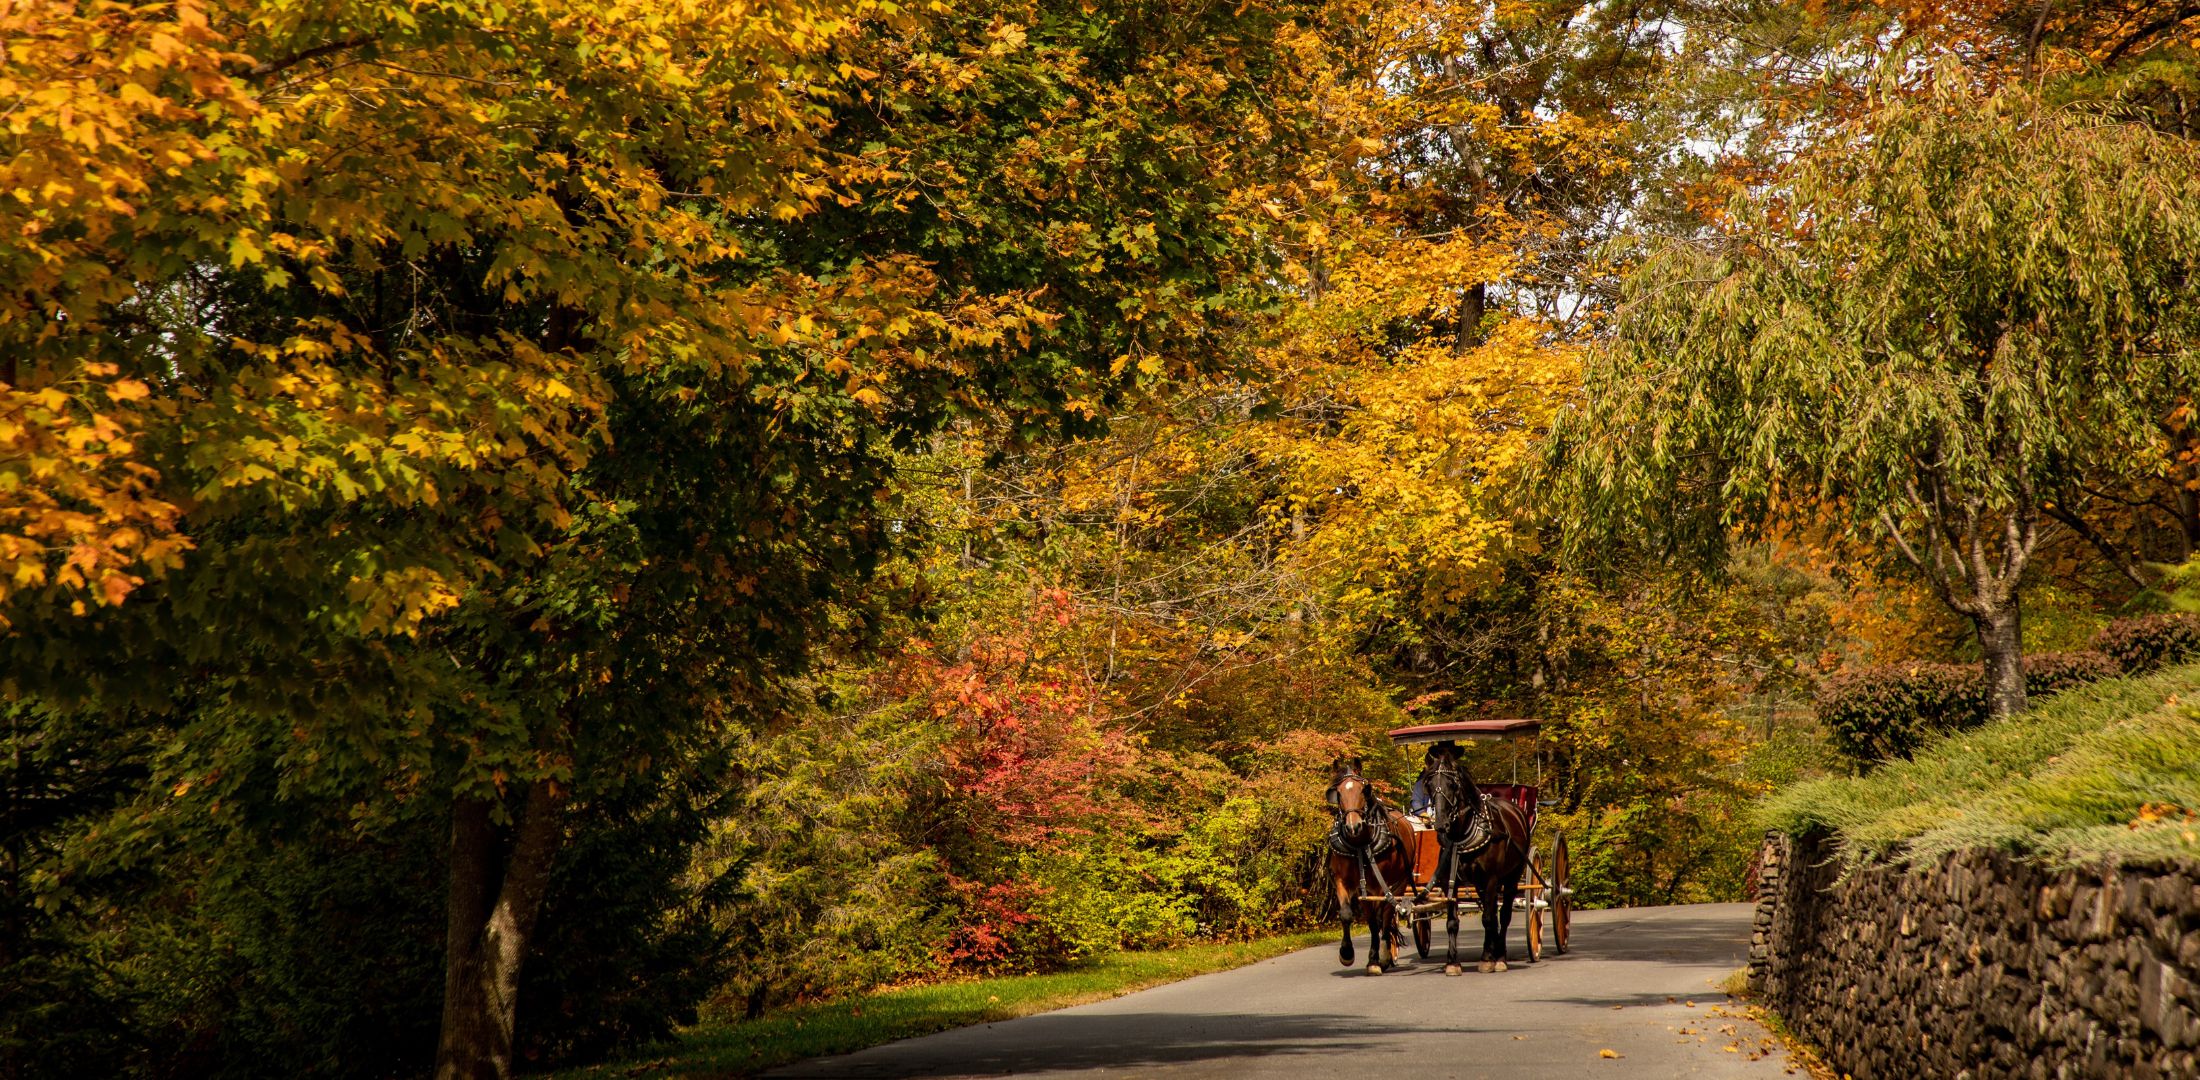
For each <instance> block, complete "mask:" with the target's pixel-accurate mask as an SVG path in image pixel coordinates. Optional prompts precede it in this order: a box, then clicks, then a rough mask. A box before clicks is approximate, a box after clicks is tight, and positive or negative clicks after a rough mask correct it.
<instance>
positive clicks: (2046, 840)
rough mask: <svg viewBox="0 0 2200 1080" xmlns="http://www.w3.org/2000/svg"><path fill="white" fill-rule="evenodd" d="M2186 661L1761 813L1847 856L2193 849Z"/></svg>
mask: <svg viewBox="0 0 2200 1080" xmlns="http://www.w3.org/2000/svg"><path fill="white" fill-rule="evenodd" d="M2196 814H2200V665H2191V664H2188V665H2184V666H2179V667H2171V668H2166V669H2164V670H2162V671H2159V672H2156V673H2154V674H2151V675H2143V676H2133V677H2125V678H2117V679H2107V680H2103V681H2100V682H2096V683H2092V684H2089V685H2086V686H2083V687H2078V688H2075V689H2071V690H2067V691H2065V692H2063V693H2061V694H2058V695H2056V696H2054V697H2052V698H2048V699H2046V700H2044V701H2042V702H2041V703H2040V704H2039V705H2037V706H2036V707H2034V708H2033V709H2032V710H2030V711H2028V712H2026V713H2024V714H2022V715H2019V716H2015V717H2010V718H2008V719H2004V720H1997V721H1994V722H1991V723H1988V724H1986V725H1984V726H1982V727H1977V728H1973V729H1971V730H1968V731H1959V732H1953V733H1949V734H1945V735H1941V736H1939V737H1937V738H1935V739H1932V740H1930V741H1928V742H1926V743H1925V744H1924V745H1922V746H1920V747H1919V748H1918V749H1917V751H1916V752H1915V754H1913V755H1912V756H1911V758H1910V759H1909V760H1907V761H1893V762H1889V763H1887V764H1886V765H1884V766H1882V767H1881V768H1879V769H1877V770H1874V771H1873V772H1872V773H1871V774H1869V775H1867V776H1861V777H1833V778H1822V779H1817V780H1811V781H1806V782H1803V783H1800V784H1796V785H1793V786H1791V787H1789V788H1787V789H1785V790H1783V791H1781V792H1779V793H1778V794H1776V795H1774V796H1773V797H1772V798H1771V799H1769V800H1768V801H1767V804H1766V811H1765V816H1766V821H1767V823H1768V824H1770V825H1771V826H1773V827H1775V828H1779V829H1782V830H1785V831H1788V832H1791V833H1801V832H1806V831H1810V830H1830V831H1831V832H1832V833H1834V834H1835V835H1836V836H1838V837H1839V838H1840V840H1841V842H1842V844H1843V846H1844V847H1845V849H1846V850H1847V851H1848V852H1849V853H1850V855H1851V856H1852V857H1855V858H1866V857H1886V858H1892V859H1896V860H1930V859H1933V858H1935V857H1937V856H1939V855H1941V854H1943V853H1946V852H1949V851H1953V850H1956V849H1958V848H1965V847H1995V848H2002V849H2006V850H2012V851H2019V852H2025V853H2030V854H2035V855H2038V856H2041V857H2043V858H2046V859H2049V860H2051V861H2055V862H2073V863H2075V862H2090V861H2098V860H2103V859H2106V860H2119V859H2133V860H2144V859H2154V858H2185V859H2190V858H2194V857H2196V856H2200V817H2196Z"/></svg>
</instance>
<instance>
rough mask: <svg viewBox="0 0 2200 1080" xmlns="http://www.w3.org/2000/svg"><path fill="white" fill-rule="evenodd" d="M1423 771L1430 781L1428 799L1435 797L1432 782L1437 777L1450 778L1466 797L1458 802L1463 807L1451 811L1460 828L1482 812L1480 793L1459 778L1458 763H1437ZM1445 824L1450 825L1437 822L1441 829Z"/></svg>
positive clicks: (1434, 785)
mask: <svg viewBox="0 0 2200 1080" xmlns="http://www.w3.org/2000/svg"><path fill="white" fill-rule="evenodd" d="M1425 771H1426V772H1427V773H1428V776H1429V779H1430V781H1431V783H1430V784H1429V797H1430V798H1431V799H1434V798H1435V797H1436V790H1435V788H1436V784H1435V783H1434V781H1435V780H1436V779H1438V778H1439V777H1445V776H1449V777H1451V782H1452V785H1453V786H1454V787H1457V788H1459V789H1460V790H1461V792H1463V793H1464V795H1465V796H1467V797H1463V798H1461V799H1460V800H1459V801H1460V802H1461V803H1462V804H1463V805H1462V806H1461V807H1460V808H1459V809H1458V810H1456V811H1453V814H1454V816H1457V817H1459V818H1460V825H1461V826H1462V827H1464V826H1465V825H1466V824H1467V823H1469V822H1472V821H1473V820H1474V815H1476V814H1479V813H1482V812H1483V809H1482V792H1481V791H1480V790H1479V789H1477V788H1476V787H1475V786H1474V785H1472V784H1469V783H1467V782H1466V781H1465V780H1464V779H1462V778H1461V777H1460V770H1459V763H1458V762H1457V761H1456V760H1453V761H1438V762H1437V763H1436V764H1434V765H1430V766H1428V767H1427V769H1426V770H1425ZM1447 824H1450V823H1449V822H1443V821H1439V822H1437V825H1438V827H1442V826H1444V825H1447ZM1455 831H1456V830H1455Z"/></svg>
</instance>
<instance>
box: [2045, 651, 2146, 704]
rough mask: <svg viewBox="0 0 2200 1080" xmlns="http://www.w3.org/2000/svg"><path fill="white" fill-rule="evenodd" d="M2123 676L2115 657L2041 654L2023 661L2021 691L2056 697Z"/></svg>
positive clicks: (2106, 655)
mask: <svg viewBox="0 0 2200 1080" xmlns="http://www.w3.org/2000/svg"><path fill="white" fill-rule="evenodd" d="M2123 673H2124V669H2123V667H2122V666H2121V665H2119V664H2118V663H2117V662H2116V660H2115V658H2113V657H2111V656H2109V655H2108V654H2106V653H2103V652H2097V651H2091V650H2087V651H2081V652H2066V653H2041V654H2039V655H2038V656H2027V657H2025V658H2024V692H2025V693H2026V694H2059V693H2062V692H2063V691H2065V690H2068V689H2070V688H2072V687H2075V686H2084V685H2085V684H2087V683H2090V682H2099V681H2101V680H2102V679H2113V678H2116V677H2117V676H2119V675H2122V674H2123Z"/></svg>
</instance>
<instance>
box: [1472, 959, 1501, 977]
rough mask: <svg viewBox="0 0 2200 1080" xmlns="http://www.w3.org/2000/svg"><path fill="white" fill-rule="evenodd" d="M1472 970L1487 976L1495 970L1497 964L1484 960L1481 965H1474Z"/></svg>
mask: <svg viewBox="0 0 2200 1080" xmlns="http://www.w3.org/2000/svg"><path fill="white" fill-rule="evenodd" d="M1474 970H1476V971H1479V972H1481V973H1482V974H1484V975H1487V974H1489V973H1491V972H1493V971H1496V970H1497V964H1496V963H1495V962H1493V961H1489V960H1484V961H1482V962H1481V963H1479V964H1476V965H1474Z"/></svg>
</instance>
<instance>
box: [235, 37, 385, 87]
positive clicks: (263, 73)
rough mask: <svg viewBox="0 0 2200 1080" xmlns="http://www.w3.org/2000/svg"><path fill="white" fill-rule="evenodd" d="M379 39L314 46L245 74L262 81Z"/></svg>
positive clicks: (353, 38) (256, 67) (356, 38)
mask: <svg viewBox="0 0 2200 1080" xmlns="http://www.w3.org/2000/svg"><path fill="white" fill-rule="evenodd" d="M381 37H382V35H380V34H360V35H359V36H357V37H348V38H344V39H343V40H341V41H331V42H328V43H326V44H323V45H315V46H314V47H312V48H310V49H304V50H301V51H299V52H294V53H291V54H290V55H289V56H286V57H283V58H282V59H280V60H262V61H260V62H259V63H257V64H254V65H252V70H251V71H249V72H246V74H247V75H249V76H251V77H252V78H255V79H264V78H266V77H268V76H269V75H273V74H275V73H276V72H279V71H283V70H286V69H288V68H293V67H296V66H298V65H299V64H303V63H305V62H306V61H308V60H312V59H316V58H318V57H323V56H327V55H328V54H330V53H336V52H343V51H344V50H346V49H356V48H358V47H359V46H361V45H366V44H370V43H372V42H375V41H378V40H380V39H381Z"/></svg>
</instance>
